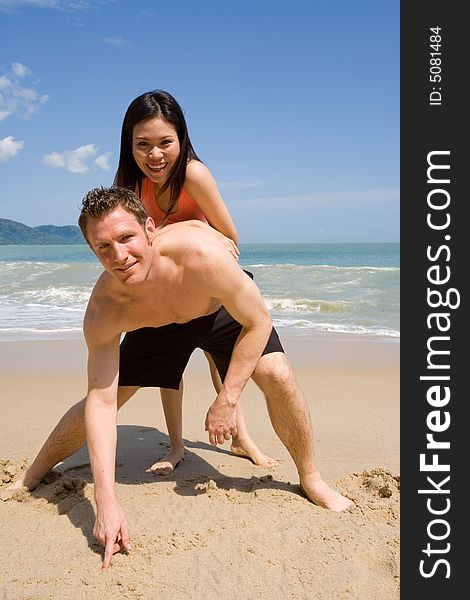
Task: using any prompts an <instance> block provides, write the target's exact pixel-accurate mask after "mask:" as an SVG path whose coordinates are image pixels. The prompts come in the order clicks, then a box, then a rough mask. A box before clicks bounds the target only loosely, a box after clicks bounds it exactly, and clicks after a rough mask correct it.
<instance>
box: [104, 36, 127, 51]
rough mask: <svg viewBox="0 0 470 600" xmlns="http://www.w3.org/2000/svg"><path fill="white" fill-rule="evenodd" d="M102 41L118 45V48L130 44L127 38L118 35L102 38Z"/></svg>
mask: <svg viewBox="0 0 470 600" xmlns="http://www.w3.org/2000/svg"><path fill="white" fill-rule="evenodd" d="M101 41H102V42H104V43H105V44H109V45H110V46H116V47H118V48H120V47H122V46H126V45H127V44H128V40H126V39H124V38H122V37H118V36H115V37H108V38H102V40H101Z"/></svg>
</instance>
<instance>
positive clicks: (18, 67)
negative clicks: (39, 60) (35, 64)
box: [11, 62, 31, 79]
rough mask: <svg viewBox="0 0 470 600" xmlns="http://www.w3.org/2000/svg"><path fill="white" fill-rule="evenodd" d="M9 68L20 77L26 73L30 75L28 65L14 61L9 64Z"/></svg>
mask: <svg viewBox="0 0 470 600" xmlns="http://www.w3.org/2000/svg"><path fill="white" fill-rule="evenodd" d="M11 68H12V70H13V73H14V74H15V75H16V76H17V77H19V78H20V79H21V78H22V77H26V75H31V71H30V70H29V69H28V67H25V66H24V65H22V64H21V63H17V62H15V63H13V64H12V65H11Z"/></svg>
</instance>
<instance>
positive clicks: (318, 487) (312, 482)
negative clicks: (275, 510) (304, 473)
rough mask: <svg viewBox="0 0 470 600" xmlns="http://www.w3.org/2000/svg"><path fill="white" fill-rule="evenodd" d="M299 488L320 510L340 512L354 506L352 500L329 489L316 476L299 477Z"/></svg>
mask: <svg viewBox="0 0 470 600" xmlns="http://www.w3.org/2000/svg"><path fill="white" fill-rule="evenodd" d="M300 487H301V488H302V490H303V491H304V493H305V495H306V496H307V498H308V499H309V500H310V501H311V502H313V503H314V504H317V505H318V506H321V507H322V508H327V509H329V510H333V511H335V512H341V511H343V510H347V509H348V508H353V507H354V506H355V504H354V502H353V501H352V500H350V499H349V498H346V497H345V496H342V495H341V494H340V493H339V492H336V491H335V490H333V489H332V488H330V486H329V485H328V484H326V483H325V482H324V481H323V479H321V478H320V477H318V476H316V477H301V478H300Z"/></svg>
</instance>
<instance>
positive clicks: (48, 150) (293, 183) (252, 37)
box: [0, 0, 399, 243]
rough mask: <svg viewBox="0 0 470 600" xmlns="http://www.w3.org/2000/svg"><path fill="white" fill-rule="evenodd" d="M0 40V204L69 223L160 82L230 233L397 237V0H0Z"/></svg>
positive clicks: (251, 237) (110, 167) (111, 165)
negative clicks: (208, 176) (141, 98)
mask: <svg viewBox="0 0 470 600" xmlns="http://www.w3.org/2000/svg"><path fill="white" fill-rule="evenodd" d="M0 39H1V40H2V44H1V47H2V50H1V53H0V217H2V218H7V219H13V220H15V221H20V222H22V223H25V224H27V225H31V226H34V225H43V224H50V223H51V224H55V225H69V224H76V221H77V217H78V212H79V205H80V202H81V199H82V197H83V196H84V195H85V194H86V192H87V191H88V190H89V189H91V188H93V187H96V186H100V185H110V184H111V182H112V180H113V177H114V172H115V169H116V165H117V159H118V154H119V136H120V130H121V124H122V119H123V116H124V112H125V110H126V108H127V106H128V105H129V103H130V102H131V101H132V100H133V99H134V98H135V97H136V96H138V95H140V94H141V93H143V92H145V91H148V90H152V89H156V88H160V89H164V90H167V91H169V92H170V93H172V94H173V95H174V96H175V97H176V99H177V100H178V102H179V103H180V104H181V106H182V107H183V109H184V111H185V115H186V119H187V122H188V127H189V131H190V136H191V140H192V142H193V145H194V147H195V149H196V152H197V153H198V155H199V156H200V158H201V159H202V160H203V161H204V162H205V164H206V165H207V166H208V167H209V169H210V170H211V172H212V173H213V175H214V177H215V178H216V180H217V182H218V184H219V188H220V190H221V193H222V195H223V197H224V200H225V202H226V204H227V206H228V208H229V210H230V212H231V214H232V216H233V219H234V221H235V224H236V225H237V228H238V231H239V236H240V242H241V243H243V242H246V243H249V242H250V243H255V242H260V243H261V242H286V243H287V242H381V241H383V242H390V241H398V240H399V1H398V0H388V1H387V2H377V1H376V0H357V1H356V2H351V1H350V0H330V1H329V2H326V1H322V2H320V1H317V0H291V1H290V2H288V3H286V2H281V1H280V0H237V1H234V0H199V1H197V2H196V1H194V0H172V1H171V2H169V1H166V2H162V1H161V0H122V1H120V0H114V1H113V0H93V1H92V0H89V1H88V0H0Z"/></svg>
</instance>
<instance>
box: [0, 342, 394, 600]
mask: <svg viewBox="0 0 470 600" xmlns="http://www.w3.org/2000/svg"><path fill="white" fill-rule="evenodd" d="M282 340H283V343H284V346H285V348H286V352H287V355H288V356H289V358H290V359H291V362H292V364H293V366H294V368H295V372H296V376H297V379H298V381H299V383H300V385H301V387H302V389H303V390H304V392H305V394H306V397H307V399H308V402H309V405H310V409H311V414H312V417H313V423H314V432H315V444H316V453H317V460H318V464H319V467H320V471H321V473H322V475H323V477H324V479H325V480H326V481H327V482H328V483H329V484H330V485H332V486H334V487H335V488H336V489H338V490H339V491H341V492H342V493H343V494H345V495H347V496H349V497H350V498H351V499H353V500H354V502H355V504H356V506H355V508H353V509H351V510H350V511H347V512H345V513H339V514H337V513H332V512H329V511H326V510H324V509H322V508H319V507H317V506H315V505H314V504H312V503H311V502H309V501H308V500H307V499H306V498H305V497H304V496H303V495H302V493H301V491H300V489H299V486H298V476H297V473H296V470H295V466H294V464H293V461H292V460H291V458H290V456H289V455H288V453H287V451H286V450H285V448H284V446H283V445H282V444H281V442H280V440H279V439H278V438H277V436H276V435H275V433H274V431H273V429H272V427H271V424H270V421H269V418H268V415H267V410H266V407H265V404H264V399H263V397H262V395H261V393H260V392H259V390H258V389H257V388H256V386H254V384H252V383H251V382H250V384H249V385H248V386H247V388H246V390H245V392H244V394H243V396H242V403H243V407H244V412H245V416H246V419H247V423H248V427H249V430H250V433H251V435H252V437H253V438H254V439H255V441H256V442H257V443H258V445H259V446H260V448H261V449H262V450H263V451H264V452H265V453H267V454H270V455H271V456H274V457H275V458H277V459H278V460H279V461H280V464H279V467H277V468H275V469H274V470H268V469H265V468H261V467H257V466H255V465H253V464H252V463H251V461H249V460H248V459H244V458H241V457H237V456H235V455H233V454H231V453H230V452H229V450H228V448H229V443H228V442H227V444H226V447H225V448H215V447H212V446H210V445H209V444H208V438H207V434H206V433H205V431H204V418H205V414H206V411H207V408H208V406H209V404H210V402H212V400H213V398H214V393H213V390H212V386H211V382H210V377H209V374H208V370H207V367H206V364H205V360H204V358H203V356H202V355H197V356H195V357H194V359H192V360H191V363H190V365H189V367H188V370H187V372H186V374H185V379H184V381H185V396H184V406H183V412H184V426H183V432H184V437H185V440H186V447H187V453H186V457H185V460H184V461H183V462H182V463H181V464H180V465H179V466H178V467H177V469H176V470H175V472H174V473H172V474H171V475H169V476H165V477H156V476H155V475H153V474H152V473H148V472H146V469H147V468H148V466H149V465H150V464H152V463H153V462H155V460H156V459H157V458H159V457H161V456H163V455H164V453H165V451H166V447H167V444H168V437H167V435H166V427H165V422H164V418H163V412H162V408H161V403H160V400H159V394H158V390H155V389H146V390H141V391H139V392H138V394H137V395H136V396H135V397H134V398H133V399H131V400H130V401H129V402H128V404H127V405H126V406H125V407H124V408H123V409H122V410H121V411H120V413H119V417H118V451H117V464H116V481H117V491H118V495H119V499H120V501H121V504H122V506H123V508H124V510H125V512H126V515H127V519H128V524H129V528H130V534H131V541H132V545H133V550H132V552H131V553H130V554H129V555H123V554H119V555H116V556H115V557H114V559H113V564H112V567H111V568H110V569H109V571H106V572H105V571H102V570H101V569H100V564H101V557H102V550H101V547H100V546H99V545H98V543H97V542H96V541H95V540H94V538H93V536H92V527H93V521H94V513H93V510H94V500H93V483H92V480H91V476H90V468H89V464H88V457H87V452H86V448H82V450H80V451H79V452H78V453H76V454H75V455H73V456H72V457H70V458H69V459H67V460H66V461H64V462H63V463H61V464H60V465H58V466H57V467H56V468H55V470H54V473H53V474H52V475H51V476H50V477H48V478H47V479H46V480H45V481H44V482H43V483H42V484H41V485H40V486H39V487H38V488H37V490H35V491H34V492H33V493H32V494H28V493H21V494H19V495H18V496H17V497H16V498H13V499H10V500H8V501H5V502H0V524H1V544H0V563H1V565H2V569H1V574H0V598H5V599H7V600H20V599H21V600H26V599H32V600H33V599H34V600H43V599H44V600H45V599H61V600H62V599H71V600H72V599H73V600H81V599H85V598H86V599H95V598H96V599H98V598H99V599H103V598H111V597H113V598H126V599H134V598H143V599H162V600H180V599H181V600H182V599H185V600H186V599H188V598H191V599H207V600H215V599H217V600H219V599H220V598H231V600H251V599H253V600H255V599H256V600H258V599H260V600H261V599H268V598H269V599H271V598H273V597H276V598H279V599H284V598H286V599H291V598H292V599H294V598H295V599H305V600H307V599H309V600H310V599H314V600H317V599H318V600H335V599H338V600H365V599H367V600H392V599H397V598H399V498H400V493H399V465H400V462H399V461H400V456H399V349H400V346H399V343H397V341H390V340H383V339H382V340H379V339H378V338H365V337H359V336H358V337H353V336H341V335H336V336H324V337H322V336H319V335H317V336H316V337H307V336H305V337H300V336H299V337H294V336H292V337H285V336H283V337H282ZM85 360H86V352H85V348H84V345H83V342H82V341H81V340H79V339H77V340H44V341H32V342H27V341H24V342H0V384H1V386H0V389H1V407H2V419H1V424H0V488H1V489H0V491H1V490H3V489H4V488H5V487H6V486H7V485H8V483H9V482H10V481H11V480H14V479H15V477H16V476H17V473H18V472H19V471H20V470H21V469H22V468H24V466H25V465H26V464H27V463H28V462H29V461H31V459H32V458H33V457H34V455H35V454H36V452H37V451H38V449H39V448H40V446H41V445H42V443H43V441H44V440H45V438H46V437H47V435H48V434H49V432H50V431H51V429H52V428H53V427H54V425H55V424H56V422H57V421H58V419H59V418H60V417H61V416H62V414H63V413H64V412H65V411H66V410H67V409H68V408H69V407H70V406H71V405H72V404H74V403H75V402H76V401H78V400H79V399H80V398H82V397H83V395H84V394H85V391H86V376H85Z"/></svg>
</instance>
